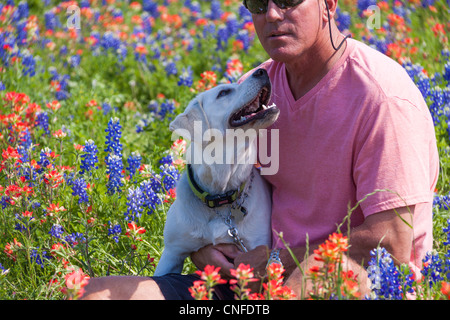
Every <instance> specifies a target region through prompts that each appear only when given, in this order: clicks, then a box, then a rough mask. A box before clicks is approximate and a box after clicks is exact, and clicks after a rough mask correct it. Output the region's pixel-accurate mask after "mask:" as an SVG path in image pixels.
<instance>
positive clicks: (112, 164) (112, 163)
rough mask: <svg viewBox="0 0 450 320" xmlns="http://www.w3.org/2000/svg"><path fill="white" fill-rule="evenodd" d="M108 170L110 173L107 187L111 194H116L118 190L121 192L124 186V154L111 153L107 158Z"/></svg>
mask: <svg viewBox="0 0 450 320" xmlns="http://www.w3.org/2000/svg"><path fill="white" fill-rule="evenodd" d="M107 167H108V168H107V171H106V173H107V174H108V175H109V179H108V183H107V188H108V192H109V194H114V193H116V192H121V189H120V188H121V187H122V186H123V183H122V181H121V180H122V178H123V174H122V171H123V162H122V155H115V154H110V155H109V157H108V158H107Z"/></svg>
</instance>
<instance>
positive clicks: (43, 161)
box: [37, 147, 52, 173]
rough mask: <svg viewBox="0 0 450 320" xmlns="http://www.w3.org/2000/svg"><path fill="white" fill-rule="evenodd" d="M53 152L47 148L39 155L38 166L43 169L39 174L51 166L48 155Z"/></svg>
mask: <svg viewBox="0 0 450 320" xmlns="http://www.w3.org/2000/svg"><path fill="white" fill-rule="evenodd" d="M51 153H52V150H51V149H50V148H48V147H45V148H44V149H42V150H41V152H40V154H39V160H38V162H37V163H38V165H39V166H40V167H41V169H39V170H38V173H42V172H43V171H44V169H45V168H46V167H47V166H49V165H50V164H51V162H50V160H49V159H48V156H47V155H48V154H51Z"/></svg>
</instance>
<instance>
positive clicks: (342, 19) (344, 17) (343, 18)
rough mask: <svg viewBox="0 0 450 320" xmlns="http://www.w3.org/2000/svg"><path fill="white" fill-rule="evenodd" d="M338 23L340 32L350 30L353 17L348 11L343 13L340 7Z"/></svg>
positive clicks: (337, 11)
mask: <svg viewBox="0 0 450 320" xmlns="http://www.w3.org/2000/svg"><path fill="white" fill-rule="evenodd" d="M336 15H337V18H336V22H337V25H338V28H339V30H340V31H344V30H348V29H350V25H351V24H352V18H351V15H350V14H349V13H348V12H347V11H341V9H340V8H339V7H337V8H336Z"/></svg>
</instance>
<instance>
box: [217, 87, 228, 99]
mask: <svg viewBox="0 0 450 320" xmlns="http://www.w3.org/2000/svg"><path fill="white" fill-rule="evenodd" d="M230 92H231V89H224V90H221V91H220V92H219V94H218V95H217V99H219V98H222V97H225V96H226V95H227V94H229V93H230Z"/></svg>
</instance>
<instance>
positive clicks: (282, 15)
mask: <svg viewBox="0 0 450 320" xmlns="http://www.w3.org/2000/svg"><path fill="white" fill-rule="evenodd" d="M320 12H321V8H320V5H319V1H317V0H305V1H303V2H302V3H300V4H299V5H297V6H296V7H293V8H289V9H280V8H278V7H277V5H276V4H274V3H273V1H269V4H268V9H267V13H265V14H253V15H252V17H253V23H254V25H255V29H256V33H257V35H258V38H259V40H260V42H261V44H262V46H263V47H264V49H265V50H266V52H267V53H268V54H269V56H270V57H271V58H272V59H274V60H276V61H280V62H292V59H295V58H297V57H299V56H301V55H302V54H303V53H305V52H306V51H307V50H308V49H309V48H311V47H312V46H313V45H314V44H315V43H316V41H317V37H318V35H319V31H320V29H322V27H323V26H322V23H323V21H322V16H321V14H320Z"/></svg>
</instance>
